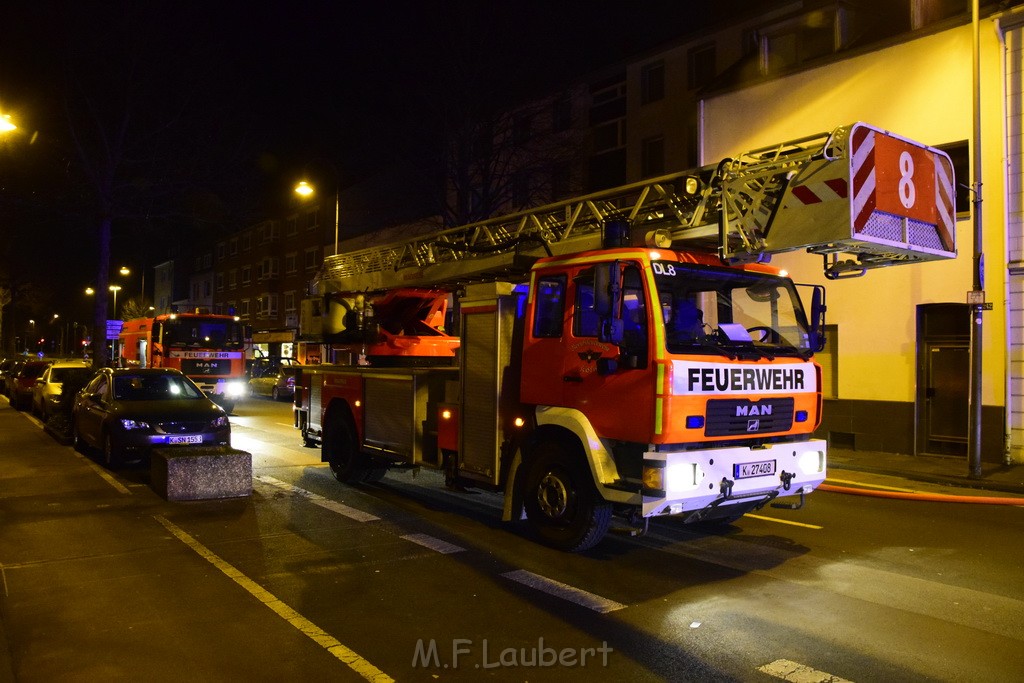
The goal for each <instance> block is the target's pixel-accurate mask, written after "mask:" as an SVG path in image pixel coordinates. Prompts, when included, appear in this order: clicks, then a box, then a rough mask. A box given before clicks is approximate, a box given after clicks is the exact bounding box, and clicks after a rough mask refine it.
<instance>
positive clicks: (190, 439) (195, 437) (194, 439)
mask: <svg viewBox="0 0 1024 683" xmlns="http://www.w3.org/2000/svg"><path fill="white" fill-rule="evenodd" d="M202 442H203V435H202V434H190V435H188V436H169V437H167V443H202Z"/></svg>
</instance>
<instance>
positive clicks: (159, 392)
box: [114, 375, 203, 401]
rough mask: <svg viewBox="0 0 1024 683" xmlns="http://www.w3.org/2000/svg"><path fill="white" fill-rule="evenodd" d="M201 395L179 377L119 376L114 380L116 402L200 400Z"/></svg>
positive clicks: (193, 386) (185, 380)
mask: <svg viewBox="0 0 1024 683" xmlns="http://www.w3.org/2000/svg"><path fill="white" fill-rule="evenodd" d="M202 397H203V393H202V392H201V391H199V389H197V388H196V386H195V385H194V384H192V383H191V382H190V381H188V379H186V378H185V377H183V376H179V375H121V376H118V377H115V378H114V400H116V401H173V400H176V399H182V398H185V399H197V398H202Z"/></svg>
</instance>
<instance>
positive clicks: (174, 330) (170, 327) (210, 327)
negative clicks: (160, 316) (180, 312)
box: [163, 317, 245, 349]
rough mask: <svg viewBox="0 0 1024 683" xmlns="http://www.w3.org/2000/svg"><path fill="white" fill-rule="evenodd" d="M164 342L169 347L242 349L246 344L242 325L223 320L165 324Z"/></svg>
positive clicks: (185, 319)
mask: <svg viewBox="0 0 1024 683" xmlns="http://www.w3.org/2000/svg"><path fill="white" fill-rule="evenodd" d="M163 342H164V344H166V345H169V346H192V347H196V348H211V349H240V348H242V345H243V344H244V342H245V339H244V335H243V334H242V325H241V323H238V322H235V321H233V320H225V319H223V318H195V317H189V318H175V319H173V320H168V321H167V322H165V323H164V324H163Z"/></svg>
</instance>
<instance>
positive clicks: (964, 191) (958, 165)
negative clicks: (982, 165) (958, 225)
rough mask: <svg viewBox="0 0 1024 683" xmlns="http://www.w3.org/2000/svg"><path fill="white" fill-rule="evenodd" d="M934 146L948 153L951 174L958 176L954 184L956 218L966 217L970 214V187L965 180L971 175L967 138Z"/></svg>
mask: <svg viewBox="0 0 1024 683" xmlns="http://www.w3.org/2000/svg"><path fill="white" fill-rule="evenodd" d="M936 148H938V149H941V150H942V151H943V152H945V153H946V154H948V155H949V160H950V161H952V162H953V175H954V177H956V178H959V181H958V182H957V184H956V214H957V217H958V218H966V217H968V216H970V215H971V188H970V185H969V184H968V183H967V182H966V180H965V179H966V178H970V177H971V175H970V149H969V147H968V143H967V140H961V141H959V142H951V143H949V144H947V145H936Z"/></svg>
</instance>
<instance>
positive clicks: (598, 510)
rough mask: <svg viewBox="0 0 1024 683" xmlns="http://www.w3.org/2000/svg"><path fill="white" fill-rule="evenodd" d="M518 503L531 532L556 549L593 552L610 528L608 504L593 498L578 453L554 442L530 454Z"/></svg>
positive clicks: (590, 482)
mask: <svg viewBox="0 0 1024 683" xmlns="http://www.w3.org/2000/svg"><path fill="white" fill-rule="evenodd" d="M523 504H524V506H525V507H526V518H527V520H528V521H529V523H530V526H531V528H532V529H533V531H534V533H535V534H536V535H537V536H538V537H539V538H540V540H541V541H542V542H543V543H544V544H546V545H549V546H551V547H553V548H557V549H559V550H565V551H568V552H579V551H582V550H587V549H589V548H592V547H594V546H595V545H597V543H598V542H599V541H600V540H601V539H602V538H604V535H605V534H606V533H607V532H608V528H609V526H610V525H611V519H612V506H611V503H606V502H604V501H602V500H601V499H600V497H599V496H598V493H597V490H596V489H595V488H594V482H593V479H592V478H591V475H590V470H589V468H588V467H587V466H586V463H585V462H584V460H583V456H582V454H580V453H577V452H572V451H570V450H569V449H568V448H566V446H565V445H563V444H562V443H560V442H558V441H554V440H549V441H544V442H541V443H540V444H538V445H537V446H536V447H535V448H534V449H533V461H532V463H531V464H530V466H529V469H528V470H527V473H526V479H525V482H524V489H523Z"/></svg>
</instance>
